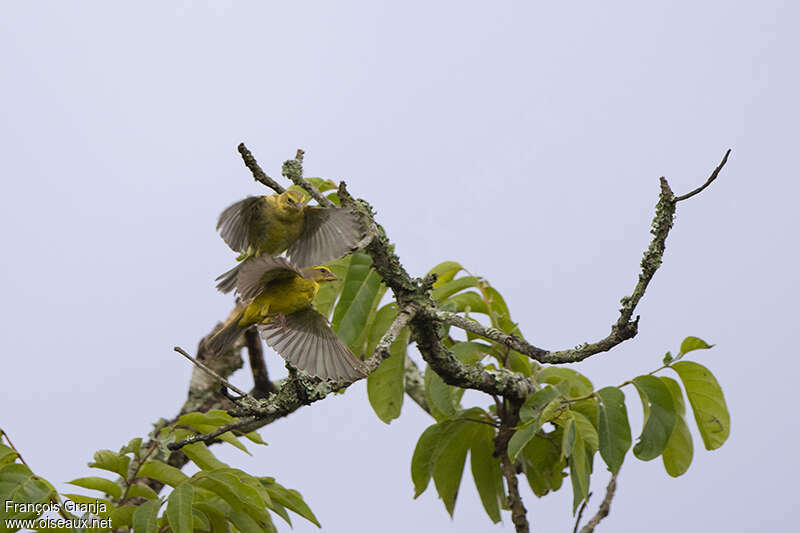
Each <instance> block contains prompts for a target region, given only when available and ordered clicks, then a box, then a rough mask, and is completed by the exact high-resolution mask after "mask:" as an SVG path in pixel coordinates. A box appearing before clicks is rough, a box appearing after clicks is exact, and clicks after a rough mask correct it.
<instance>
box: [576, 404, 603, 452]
mask: <svg viewBox="0 0 800 533" xmlns="http://www.w3.org/2000/svg"><path fill="white" fill-rule="evenodd" d="M569 413H570V415H571V416H572V418H573V420H575V432H576V434H577V436H578V437H580V438H581V440H583V442H584V443H585V444H586V446H588V447H589V449H590V450H591V451H597V449H598V448H599V447H600V439H599V437H598V435H597V430H596V429H595V428H594V426H593V425H592V423H591V422H590V421H589V419H588V418H587V417H586V415H584V414H583V413H579V412H577V411H569Z"/></svg>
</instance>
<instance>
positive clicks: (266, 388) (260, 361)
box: [244, 327, 278, 398]
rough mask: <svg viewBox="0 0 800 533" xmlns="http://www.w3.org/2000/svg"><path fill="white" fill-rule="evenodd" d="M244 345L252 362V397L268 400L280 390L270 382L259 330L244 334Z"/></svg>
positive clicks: (249, 329) (253, 329)
mask: <svg viewBox="0 0 800 533" xmlns="http://www.w3.org/2000/svg"><path fill="white" fill-rule="evenodd" d="M244 343H245V346H247V356H248V359H249V361H250V372H251V373H252V374H253V390H251V391H250V395H251V396H253V397H254V398H266V397H267V396H269V395H270V394H272V393H273V392H275V391H276V390H278V388H277V387H276V386H275V384H274V383H272V382H271V381H270V380H269V374H268V373H267V364H266V363H265V362H264V348H263V346H262V344H261V337H260V336H259V335H258V329H256V328H255V327H251V328H248V329H247V330H246V331H245V332H244Z"/></svg>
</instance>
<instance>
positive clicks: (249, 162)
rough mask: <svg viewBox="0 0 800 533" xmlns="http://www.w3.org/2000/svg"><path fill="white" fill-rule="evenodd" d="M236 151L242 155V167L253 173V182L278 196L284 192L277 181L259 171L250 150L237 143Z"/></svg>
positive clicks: (259, 168)
mask: <svg viewBox="0 0 800 533" xmlns="http://www.w3.org/2000/svg"><path fill="white" fill-rule="evenodd" d="M237 149H238V150H239V153H240V154H241V155H242V160H244V166H246V167H247V168H249V169H250V172H252V173H253V179H254V180H256V181H257V182H259V183H262V184H264V185H266V186H267V187H269V188H270V189H272V190H273V191H275V192H276V193H278V194H280V193H282V192H284V191H285V190H286V189H284V188H283V186H282V185H281V184H279V183H278V182H277V181H275V180H274V179H272V178H270V177H269V176H267V175H266V173H265V172H264V171H263V170H261V167H260V166H258V161H256V158H255V157H253V154H251V153H250V150H248V149H247V147H246V146H245V145H244V143H239V146H238V147H237Z"/></svg>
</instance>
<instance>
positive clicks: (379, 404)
mask: <svg viewBox="0 0 800 533" xmlns="http://www.w3.org/2000/svg"><path fill="white" fill-rule="evenodd" d="M410 337H411V333H410V331H409V329H408V328H403V329H402V330H401V331H400V334H399V335H398V337H397V339H396V340H395V341H394V342H393V343H392V345H391V346H390V347H389V354H390V355H389V357H388V358H387V359H385V360H384V361H383V362H382V363H381V364H380V365H379V366H378V368H377V369H375V371H374V372H372V373H371V374H370V375H369V376H367V396H368V397H369V403H370V405H371V406H372V409H373V411H375V414H376V415H378V418H380V419H381V420H382V421H383V422H385V423H386V424H388V423H390V422H391V421H392V420H394V419H395V418H397V417H399V416H400V411H401V409H402V407H403V397H404V396H405V388H404V376H405V363H406V349H407V346H408V341H409V338H410Z"/></svg>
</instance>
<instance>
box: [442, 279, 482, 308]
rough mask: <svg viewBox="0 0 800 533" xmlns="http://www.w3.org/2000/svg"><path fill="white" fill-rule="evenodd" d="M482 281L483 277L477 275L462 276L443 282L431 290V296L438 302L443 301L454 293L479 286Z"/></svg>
mask: <svg viewBox="0 0 800 533" xmlns="http://www.w3.org/2000/svg"><path fill="white" fill-rule="evenodd" d="M480 283H481V279H480V278H478V277H475V276H462V277H460V278H457V279H453V280H450V281H448V282H446V283H442V284H441V285H439V286H438V287H436V288H435V289H433V290H432V291H431V298H433V299H434V300H436V301H438V302H442V301H444V300H446V299H447V298H449V297H450V296H452V295H454V294H455V293H457V292H460V291H463V290H464V289H468V288H470V287H477V286H479V285H480Z"/></svg>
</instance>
